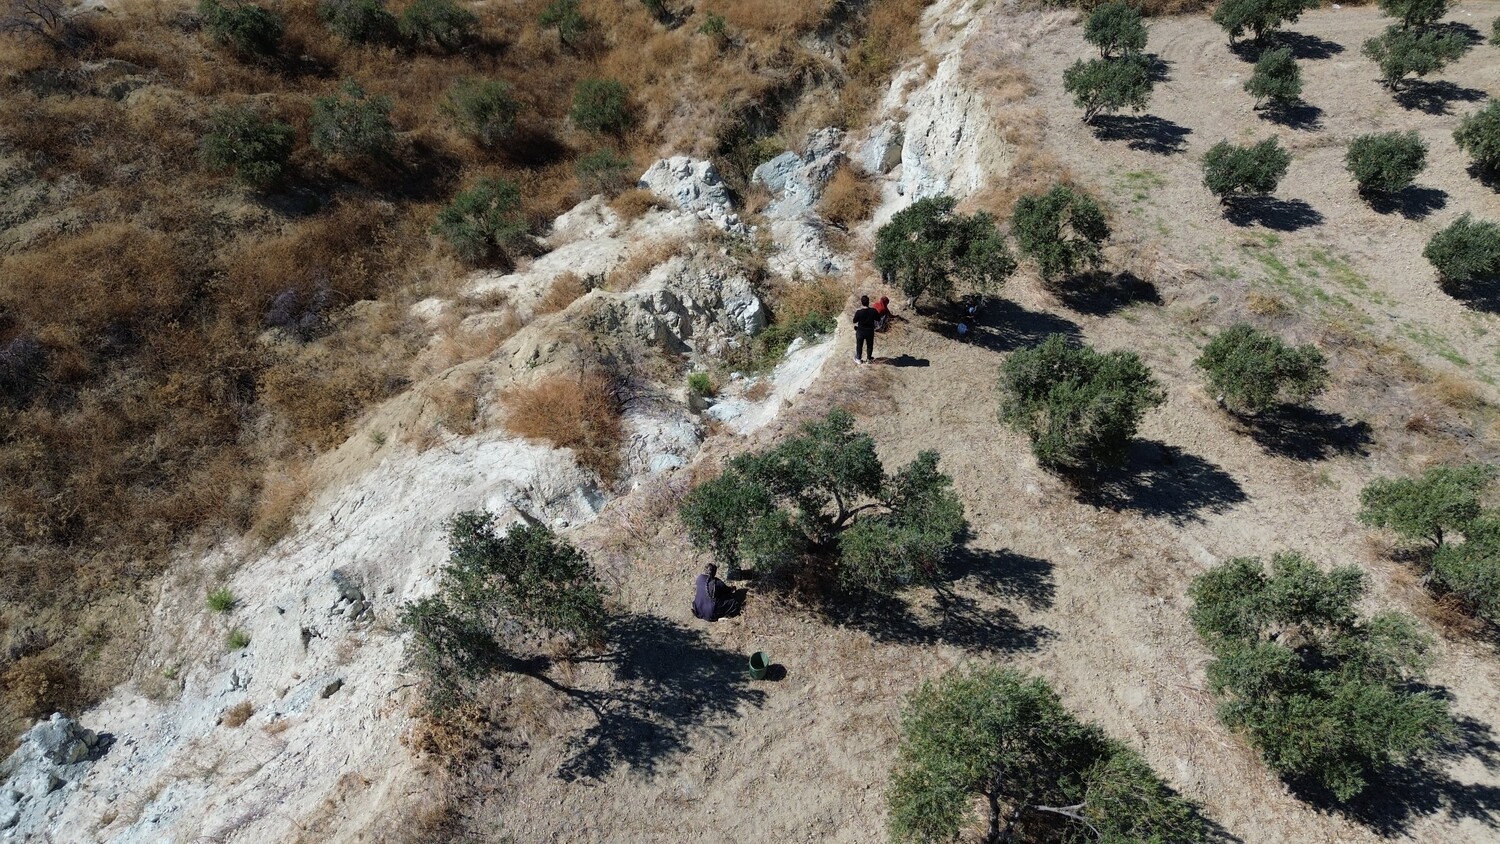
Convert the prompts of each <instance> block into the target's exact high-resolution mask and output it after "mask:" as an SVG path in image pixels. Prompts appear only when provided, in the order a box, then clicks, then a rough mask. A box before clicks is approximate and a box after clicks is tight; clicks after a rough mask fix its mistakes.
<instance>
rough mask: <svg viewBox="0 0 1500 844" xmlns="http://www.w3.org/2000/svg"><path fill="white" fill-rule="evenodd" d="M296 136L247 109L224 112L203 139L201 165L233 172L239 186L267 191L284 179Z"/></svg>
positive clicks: (275, 122) (214, 120) (216, 118)
mask: <svg viewBox="0 0 1500 844" xmlns="http://www.w3.org/2000/svg"><path fill="white" fill-rule="evenodd" d="M295 138H296V133H295V132H293V131H292V127H290V126H288V125H287V124H285V123H282V122H280V121H273V120H266V119H265V118H262V117H261V116H260V115H258V114H256V113H255V112H253V111H251V110H250V109H247V108H224V109H220V110H219V111H216V112H214V115H213V117H212V118H211V119H210V120H209V124H208V134H207V135H204V136H203V145H202V154H203V161H204V163H206V164H207V165H208V166H210V167H214V168H217V169H222V170H232V171H233V172H234V176H235V178H236V179H238V180H239V181H240V182H242V183H244V184H246V185H249V186H250V187H253V188H268V187H272V186H274V185H277V184H279V183H280V182H281V180H282V177H283V176H285V175H286V165H287V160H288V159H290V158H291V155H292V142H293V140H294V139H295Z"/></svg>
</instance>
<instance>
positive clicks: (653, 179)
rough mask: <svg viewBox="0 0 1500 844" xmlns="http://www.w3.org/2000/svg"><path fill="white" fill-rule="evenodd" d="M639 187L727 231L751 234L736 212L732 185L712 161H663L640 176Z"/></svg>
mask: <svg viewBox="0 0 1500 844" xmlns="http://www.w3.org/2000/svg"><path fill="white" fill-rule="evenodd" d="M637 185H638V186H639V187H641V188H645V189H646V190H649V191H651V192H652V193H654V194H656V195H657V196H660V197H662V198H663V199H669V200H671V201H672V202H673V203H674V204H675V205H676V206H677V207H678V208H680V209H682V210H683V211H686V212H688V213H690V214H693V215H694V216H696V217H697V218H698V219H700V220H702V221H704V222H707V223H712V224H713V225H714V226H716V227H718V228H720V229H723V230H724V231H727V232H730V233H732V234H740V235H745V234H749V233H750V227H749V226H746V225H745V223H744V222H743V221H741V220H740V216H739V215H738V214H736V213H735V212H734V208H733V204H734V203H733V200H732V198H731V197H730V195H729V186H728V185H726V184H724V180H723V179H722V178H720V177H719V171H718V170H717V169H716V168H715V167H714V165H713V162H711V161H703V160H699V159H694V158H689V157H687V156H685V155H678V156H674V157H672V158H664V159H661V160H660V161H657V162H656V163H655V164H653V165H651V167H650V168H649V169H647V170H646V172H645V173H643V174H641V178H640V181H639V182H638V183H637Z"/></svg>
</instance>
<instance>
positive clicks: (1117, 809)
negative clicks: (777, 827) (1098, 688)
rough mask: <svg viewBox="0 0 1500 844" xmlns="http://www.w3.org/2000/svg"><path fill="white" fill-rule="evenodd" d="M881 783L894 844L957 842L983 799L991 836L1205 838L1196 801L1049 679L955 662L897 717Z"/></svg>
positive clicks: (1178, 843)
mask: <svg viewBox="0 0 1500 844" xmlns="http://www.w3.org/2000/svg"><path fill="white" fill-rule="evenodd" d="M899 741H900V744H899V745H898V747H897V750H896V754H897V755H896V765H895V769H894V770H893V771H892V772H891V780H890V785H889V786H888V788H887V790H886V803H887V805H888V806H889V820H888V825H889V829H890V834H891V838H892V839H893V840H894V841H897V842H921V844H931V842H956V841H960V840H964V838H963V835H964V833H965V831H967V830H968V829H970V828H972V827H973V826H974V820H975V815H976V812H975V807H976V805H978V803H979V801H978V800H976V798H983V805H984V806H985V808H986V815H987V817H986V818H985V820H986V821H987V823H986V826H987V827H988V834H987V835H986V837H985V839H984V840H986V841H996V842H998V841H1014V842H1044V841H1094V840H1099V841H1118V842H1127V841H1140V842H1147V841H1160V842H1168V841H1170V842H1173V844H1191V842H1197V841H1205V840H1208V839H1207V830H1206V829H1205V825H1204V823H1203V821H1202V820H1201V819H1200V818H1199V817H1198V815H1197V814H1196V813H1195V812H1194V810H1193V806H1192V805H1191V804H1190V803H1188V802H1187V801H1186V800H1184V799H1183V798H1181V797H1179V796H1178V795H1176V794H1174V793H1173V792H1172V790H1171V789H1170V788H1168V787H1167V785H1166V784H1165V783H1163V782H1162V780H1161V778H1160V777H1159V776H1157V775H1156V772H1155V771H1153V770H1152V769H1151V766H1150V765H1148V764H1146V761H1145V760H1144V759H1142V758H1141V756H1140V754H1138V753H1136V752H1135V751H1134V750H1132V749H1130V748H1129V747H1128V746H1126V745H1125V744H1123V743H1122V742H1119V741H1116V740H1115V739H1112V738H1110V737H1109V736H1108V735H1107V734H1105V732H1104V731H1103V730H1101V729H1100V728H1099V727H1097V726H1094V725H1093V724H1086V723H1082V722H1080V721H1079V720H1078V719H1077V718H1076V717H1075V716H1074V715H1073V714H1072V713H1071V712H1069V711H1068V710H1067V709H1066V708H1064V707H1063V705H1062V702H1061V700H1059V698H1058V696H1057V693H1056V692H1054V691H1053V690H1052V688H1051V687H1050V686H1048V685H1047V683H1046V681H1045V680H1042V679H1040V678H1036V677H1028V676H1026V675H1024V674H1021V673H1020V672H1018V671H1014V670H1009V669H1007V670H1000V669H995V668H987V667H985V668H975V669H970V670H963V669H953V670H950V671H949V672H948V673H947V674H945V675H943V676H942V677H940V678H938V679H937V680H936V681H928V682H926V683H924V684H923V685H922V687H921V688H919V689H918V690H917V691H916V692H914V693H913V694H912V695H911V697H910V698H908V699H907V702H906V706H905V708H904V709H903V711H902V714H901V724H900V739H899Z"/></svg>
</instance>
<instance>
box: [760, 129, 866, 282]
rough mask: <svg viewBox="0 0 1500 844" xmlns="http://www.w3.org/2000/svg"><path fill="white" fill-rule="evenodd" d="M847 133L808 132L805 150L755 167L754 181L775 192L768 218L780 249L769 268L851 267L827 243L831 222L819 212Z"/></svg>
mask: <svg viewBox="0 0 1500 844" xmlns="http://www.w3.org/2000/svg"><path fill="white" fill-rule="evenodd" d="M842 140H843V133H842V132H840V131H839V130H838V129H832V128H830V129H822V130H819V131H817V132H814V133H812V134H811V135H810V136H808V139H807V145H806V147H805V149H804V150H803V152H802V153H801V154H798V153H795V152H785V153H782V154H781V155H778V156H776V157H775V158H773V159H771V160H770V161H767V162H765V163H764V164H762V165H760V166H759V167H757V168H755V173H754V174H753V175H752V176H751V180H752V181H754V182H757V183H759V184H761V185H764V186H765V188H766V190H768V191H770V193H771V197H772V199H771V203H770V204H769V205H767V206H766V210H765V217H766V219H767V220H769V221H770V228H771V236H772V238H773V239H774V240H775V241H776V245H777V247H778V249H777V251H776V253H775V254H774V255H772V256H771V261H770V264H771V269H772V271H774V272H777V273H781V274H783V275H788V276H790V275H796V274H799V273H800V274H802V275H828V274H832V273H838V272H843V271H844V270H846V269H848V265H849V262H848V259H847V258H845V257H843V256H841V255H839V254H838V253H836V252H835V251H834V250H833V249H831V248H830V247H829V245H828V240H827V226H828V224H827V223H826V222H825V221H824V220H823V218H822V217H821V216H819V215H818V213H817V206H818V200H820V199H822V198H823V189H824V188H825V187H827V185H828V180H829V179H831V178H833V174H834V171H836V170H837V169H838V167H839V165H840V164H841V163H843V161H844V159H845V156H844V153H843V152H841V151H840V150H839V144H840V143H841V141H842Z"/></svg>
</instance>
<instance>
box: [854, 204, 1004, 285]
mask: <svg viewBox="0 0 1500 844" xmlns="http://www.w3.org/2000/svg"><path fill="white" fill-rule="evenodd" d="M954 204H955V200H954V199H953V197H951V196H933V197H928V198H926V199H919V200H917V201H916V202H914V203H912V204H911V205H910V206H908V207H907V208H904V209H902V210H901V211H898V212H896V214H895V215H894V216H892V217H891V219H890V222H888V223H886V224H885V225H883V226H881V227H880V229H879V231H877V232H876V233H875V266H876V267H877V268H879V270H880V271H881V273H883V274H884V275H885V276H886V277H888V278H891V279H893V280H894V281H895V282H896V284H897V286H899V287H900V288H901V292H903V293H905V294H906V297H907V299H908V300H909V301H911V302H913V303H915V302H916V300H917V298H918V297H920V296H923V295H928V296H932V297H935V298H940V299H942V298H947V297H948V296H950V295H951V294H952V293H954V292H955V290H961V291H963V292H965V293H971V294H980V295H987V294H990V293H993V292H995V291H996V290H998V289H999V288H1000V285H1002V284H1004V283H1005V280H1006V279H1007V278H1009V277H1010V275H1011V273H1013V272H1015V269H1016V260H1015V257H1014V256H1012V255H1011V252H1010V249H1009V248H1008V247H1007V246H1006V245H1005V239H1004V238H1003V237H1002V236H1001V234H1000V230H999V228H997V227H996V225H995V218H994V217H993V216H992V215H990V214H989V213H987V212H984V211H978V212H975V213H973V214H960V213H958V212H956V211H954V210H953V206H954Z"/></svg>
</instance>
